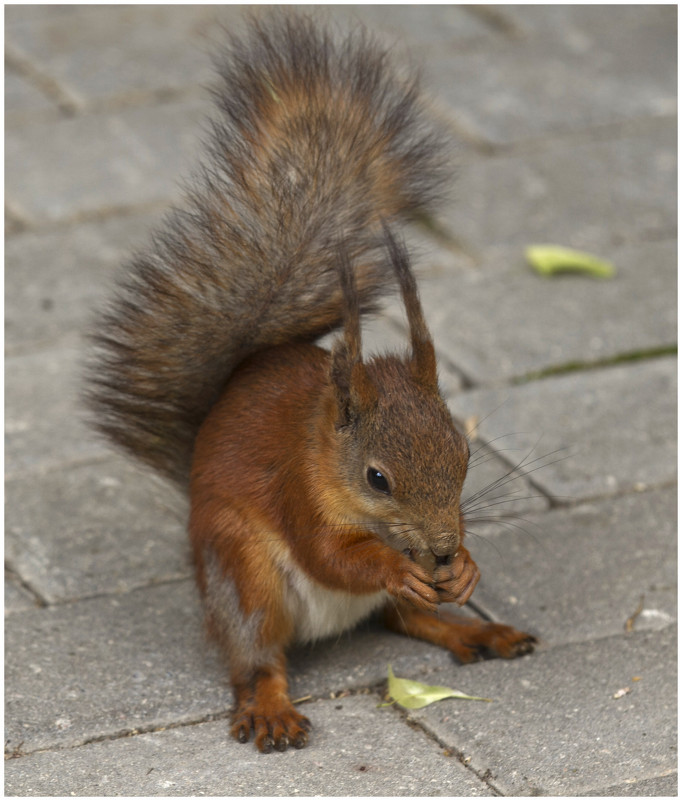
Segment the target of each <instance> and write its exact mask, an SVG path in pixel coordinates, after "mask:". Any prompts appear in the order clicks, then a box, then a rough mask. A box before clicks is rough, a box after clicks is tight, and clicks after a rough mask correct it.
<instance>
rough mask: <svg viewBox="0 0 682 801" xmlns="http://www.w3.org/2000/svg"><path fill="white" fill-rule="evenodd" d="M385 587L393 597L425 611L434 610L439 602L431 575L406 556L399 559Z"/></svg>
mask: <svg viewBox="0 0 682 801" xmlns="http://www.w3.org/2000/svg"><path fill="white" fill-rule="evenodd" d="M386 589H387V590H388V592H389V593H390V594H391V595H393V596H394V597H396V598H399V599H400V600H401V601H407V603H409V604H412V606H416V607H417V608H418V609H423V610H424V611H426V612H435V611H436V608H437V606H438V604H439V603H440V597H439V594H438V592H437V591H436V590H435V589H434V587H433V576H431V575H430V574H429V573H428V572H427V571H426V570H424V568H423V567H421V566H420V565H418V564H417V563H416V562H413V561H411V560H410V559H409V558H408V557H403V558H402V559H401V560H400V563H399V568H398V570H397V571H396V573H395V574H393V575H391V576H390V577H389V580H388V581H387V582H386Z"/></svg>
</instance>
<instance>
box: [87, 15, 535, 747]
mask: <svg viewBox="0 0 682 801" xmlns="http://www.w3.org/2000/svg"><path fill="white" fill-rule="evenodd" d="M218 73H219V78H220V84H219V86H218V87H217V88H216V89H215V90H214V95H215V99H216V101H217V105H218V108H219V111H220V117H219V118H218V120H217V121H214V122H213V123H212V128H211V132H210V141H209V143H208V156H207V158H206V160H205V162H204V166H203V167H201V168H200V170H199V172H198V173H197V174H195V176H194V180H193V183H192V184H190V185H189V188H188V189H187V192H186V196H185V203H184V205H183V206H179V207H177V208H176V209H174V210H173V211H171V212H170V213H169V215H168V216H167V218H166V220H165V222H164V224H163V226H162V227H161V228H160V229H159V230H158V231H156V233H155V234H154V236H153V238H152V242H151V245H150V246H149V248H148V249H147V250H146V251H143V252H140V253H138V254H137V255H135V256H134V257H133V258H132V260H131V261H130V263H129V264H128V266H127V269H126V271H125V273H124V275H123V277H122V279H121V281H120V282H119V286H118V291H117V293H116V294H115V296H114V297H113V299H112V300H111V301H110V303H109V305H108V306H107V307H106V308H105V309H103V310H101V311H100V312H99V314H98V317H97V319H96V328H95V331H94V333H93V335H92V336H93V339H94V352H93V355H92V358H91V360H90V364H89V367H88V370H87V374H86V376H87V385H88V386H87V390H86V394H87V401H88V404H89V407H90V409H91V411H92V412H93V413H94V414H93V417H94V425H95V426H96V427H97V429H98V430H99V431H100V432H103V433H104V434H105V435H106V436H107V437H108V438H110V439H111V440H112V441H113V442H114V443H115V444H116V445H118V446H120V447H121V448H123V449H124V450H125V451H127V452H128V453H129V454H132V455H133V456H134V457H136V458H137V459H140V460H142V461H143V462H145V463H146V464H147V465H149V466H151V467H152V468H154V469H155V470H156V471H157V472H158V473H160V474H161V475H163V476H164V477H166V478H168V479H170V480H171V481H172V482H174V483H175V484H176V485H178V486H179V487H180V488H181V489H182V490H183V491H184V492H187V493H188V494H189V506H190V511H189V536H190V541H191V545H192V550H193V556H194V562H195V566H196V578H197V584H198V587H199V590H200V593H201V596H202V598H203V602H204V608H205V615H206V623H207V630H208V632H209V634H210V635H212V636H213V637H214V638H215V639H216V640H217V641H218V643H219V644H220V645H221V646H222V648H223V649H224V652H225V654H226V658H227V664H228V667H229V674H230V680H231V685H232V689H233V692H234V708H233V712H232V722H231V733H232V735H233V736H234V737H235V738H236V739H237V740H239V741H240V742H247V741H249V740H250V739H251V737H252V736H253V738H254V742H255V745H256V746H257V747H258V749H259V750H260V751H262V752H268V751H271V750H272V749H273V748H274V749H276V750H284V749H286V748H287V747H288V746H289V745H292V746H294V747H296V748H300V747H303V746H304V745H305V744H306V743H307V742H308V738H309V731H310V729H311V724H310V721H309V720H308V719H307V718H306V717H305V716H304V715H302V714H301V713H300V712H299V711H298V710H297V709H296V708H295V707H294V705H293V704H292V702H291V700H290V698H289V695H288V689H287V666H286V652H287V650H288V649H289V648H290V646H292V644H294V643H296V642H306V641H312V640H316V639H318V638H324V637H326V636H329V635H334V634H338V633H339V632H341V631H344V630H346V629H348V628H350V627H352V626H354V625H355V624H356V623H358V622H359V621H360V620H362V619H364V618H366V617H368V616H369V615H370V614H371V613H372V612H374V611H375V610H378V609H380V608H383V614H384V619H385V622H386V625H387V626H388V627H389V629H391V630H393V631H395V632H399V633H402V634H406V635H408V636H412V637H417V638H422V639H424V640H427V641H430V642H433V643H436V644H438V645H440V646H443V647H445V648H447V649H449V650H450V651H451V652H452V653H453V654H454V655H455V657H456V658H457V659H458V660H459V661H460V662H469V661H472V660H474V659H478V658H481V657H482V656H500V657H506V658H511V657H514V656H518V655H521V654H525V653H529V652H530V651H532V650H533V647H534V644H535V643H536V639H535V637H533V636H532V635H530V634H527V633H524V632H520V631H517V630H515V629H514V628H512V627H510V626H506V625H503V624H498V623H492V622H486V621H483V620H480V619H477V618H472V617H462V616H460V617H457V616H455V615H452V614H450V613H447V612H444V611H440V610H439V605H440V604H442V603H447V602H454V603H456V604H459V605H462V604H463V603H465V602H466V601H467V599H468V598H469V597H470V596H471V594H472V592H473V590H474V587H475V586H476V583H477V581H478V578H479V570H478V568H477V566H476V564H475V562H474V560H473V559H472V557H471V556H470V554H469V552H468V551H467V549H466V548H465V547H464V546H463V540H464V536H465V521H464V519H463V515H462V512H461V505H460V496H461V491H462V485H463V483H464V478H465V475H466V472H467V463H468V460H469V447H468V443H467V440H466V438H465V436H464V435H463V434H462V433H461V432H460V431H459V430H458V429H457V428H456V427H455V425H454V424H453V421H452V418H451V416H450V414H449V412H448V409H447V406H446V404H445V402H444V400H443V398H442V397H441V394H440V391H439V387H438V378H437V364H436V356H435V351H434V345H433V342H432V339H431V336H430V333H429V330H428V327H427V324H426V321H425V319H424V314H423V310H422V307H421V305H420V301H419V297H418V293H417V285H416V281H415V278H414V275H413V273H412V270H411V266H410V260H409V256H408V252H407V249H406V247H405V245H404V243H403V242H402V240H401V238H400V236H399V235H398V234H397V233H396V228H397V226H398V225H399V224H400V221H401V220H405V219H408V218H409V217H410V216H413V215H415V214H418V213H424V212H425V210H428V209H430V208H431V206H432V205H433V203H434V201H436V200H437V199H438V197H439V196H440V194H441V192H442V188H443V185H444V181H446V180H447V173H446V164H447V156H446V152H445V151H446V143H445V139H444V137H443V136H442V134H440V133H438V131H437V126H436V125H435V124H434V123H433V122H432V121H430V120H429V117H428V113H427V110H426V107H425V103H424V100H423V98H422V96H421V94H420V91H419V89H418V81H417V78H415V77H410V78H409V79H407V78H403V77H400V75H399V73H398V71H397V69H396V68H395V67H394V66H392V64H391V61H390V59H389V54H388V52H387V51H386V50H384V49H382V47H381V46H379V45H378V44H377V43H376V42H375V41H374V40H373V39H372V38H371V37H370V36H369V35H368V34H367V33H366V31H365V30H364V29H362V28H359V29H357V30H355V31H353V32H352V33H350V34H349V35H348V36H347V37H346V38H344V40H343V41H338V40H337V39H335V37H334V36H333V35H332V33H331V32H330V31H329V30H328V29H326V28H325V27H324V26H321V25H319V24H318V23H316V22H314V21H313V20H311V19H310V18H309V17H306V16H304V15H301V14H294V13H284V12H278V13H272V14H271V15H270V17H269V18H268V19H266V20H263V19H259V18H256V17H253V18H252V19H251V20H250V21H249V24H248V29H247V33H246V35H243V36H240V37H239V38H237V37H232V38H231V39H229V41H228V44H227V45H226V47H225V49H224V51H222V53H221V55H220V57H219V61H218ZM396 283H397V285H398V286H399V288H400V291H401V295H402V299H403V303H404V306H405V310H406V314H407V320H408V326H409V338H410V345H409V350H408V352H407V353H406V354H404V355H395V354H389V355H380V356H375V357H372V358H371V359H366V360H365V359H363V355H362V347H361V330H360V323H361V318H362V316H363V315H364V314H366V313H367V312H368V311H370V310H372V309H374V308H375V305H376V303H377V301H378V299H379V298H380V297H381V296H382V294H383V293H385V292H387V291H389V290H391V289H392V287H393V286H395V284H396ZM332 331H337V332H339V333H337V339H336V340H335V341H334V343H333V345H332V347H331V350H326V349H324V348H322V347H320V346H319V345H318V344H316V343H317V340H319V339H320V338H321V337H322V336H323V335H325V334H327V333H329V332H332Z"/></svg>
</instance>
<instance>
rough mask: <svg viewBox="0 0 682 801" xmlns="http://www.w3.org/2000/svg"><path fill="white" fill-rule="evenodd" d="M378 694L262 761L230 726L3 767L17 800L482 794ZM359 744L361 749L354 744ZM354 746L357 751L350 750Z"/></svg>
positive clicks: (45, 755) (480, 786)
mask: <svg viewBox="0 0 682 801" xmlns="http://www.w3.org/2000/svg"><path fill="white" fill-rule="evenodd" d="M377 700H378V699H377V697H376V696H356V697H350V698H344V699H342V700H338V701H319V702H317V703H315V704H312V705H310V706H312V707H313V708H314V710H315V713H316V714H315V717H316V719H317V721H318V726H317V727H316V729H315V731H314V734H313V736H312V739H311V743H310V744H309V745H308V747H306V748H305V749H303V750H301V751H296V750H294V749H288V750H287V751H286V752H284V753H281V754H280V753H276V752H275V753H273V754H268V755H264V754H259V753H258V752H257V751H256V750H255V748H254V746H253V745H251V744H247V745H242V744H240V743H237V742H236V741H235V740H233V739H232V738H231V737H230V736H229V735H228V732H227V725H226V722H225V721H217V722H212V723H204V724H200V725H196V726H185V727H182V728H175V729H170V730H167V731H161V732H155V733H153V734H143V735H138V736H135V737H126V738H122V739H117V740H112V741H106V742H101V743H93V744H91V745H87V746H84V747H83V748H78V749H75V750H64V751H56V752H55V751H43V752H42V753H37V754H33V755H31V756H27V757H23V758H20V759H13V760H9V761H8V762H6V763H5V791H6V792H8V793H9V794H12V795H57V794H62V793H64V792H66V793H67V794H68V793H71V794H74V795H90V796H92V795H146V796H157V795H164V796H177V795H180V796H196V795H225V794H226V793H229V795H232V796H254V795H255V796H261V797H263V796H266V797H267V796H276V795H284V796H297V795H303V796H312V795H325V796H330V795H331V796H336V795H355V796H364V795H374V796H389V797H396V796H451V797H452V796H479V795H488V794H489V788H488V786H487V785H486V784H485V783H484V782H482V781H481V780H480V779H478V777H476V776H475V775H474V774H472V773H471V771H468V770H467V769H466V768H465V767H464V766H463V765H462V764H461V763H460V762H459V761H458V760H457V759H455V758H453V757H450V756H446V755H444V753H443V749H442V748H440V747H439V746H438V745H437V744H436V743H435V742H434V741H433V740H431V739H430V738H428V737H426V736H425V735H424V733H423V732H420V731H418V730H414V729H411V728H410V727H409V726H407V725H405V723H404V721H403V720H401V718H400V716H399V715H398V714H396V713H395V711H394V710H387V709H377V708H376V706H377ZM358 741H360V742H358ZM349 744H353V746H354V747H349Z"/></svg>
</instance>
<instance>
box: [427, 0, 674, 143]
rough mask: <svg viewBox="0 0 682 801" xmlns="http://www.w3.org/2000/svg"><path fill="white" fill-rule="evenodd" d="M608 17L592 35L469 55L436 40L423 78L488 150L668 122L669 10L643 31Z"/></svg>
mask: <svg viewBox="0 0 682 801" xmlns="http://www.w3.org/2000/svg"><path fill="white" fill-rule="evenodd" d="M609 12H610V14H609V15H606V16H607V17H608V18H609V19H610V24H604V25H601V26H600V27H599V28H597V29H596V30H593V31H590V32H587V31H586V30H585V31H582V32H581V34H577V33H576V32H574V33H573V35H569V36H564V35H562V34H561V33H559V32H558V31H556V30H555V31H553V32H552V33H551V34H549V35H547V33H546V32H543V34H542V35H536V36H534V37H511V38H510V39H509V40H508V41H506V42H504V43H500V41H499V40H491V41H490V42H489V43H488V45H487V46H485V45H480V46H479V47H477V48H476V52H475V53H470V52H467V51H466V50H465V51H463V52H461V53H458V54H453V53H452V50H451V49H450V48H443V49H442V50H440V51H439V49H438V47H437V45H436V44H435V43H434V45H435V46H431V47H430V48H429V57H428V59H426V60H425V71H426V81H427V83H428V85H429V87H430V88H431V89H432V90H433V91H434V92H435V94H437V96H438V98H439V100H441V101H444V102H446V103H447V104H449V105H450V106H451V108H452V110H453V112H454V114H455V117H456V118H457V119H458V120H459V121H460V122H464V124H465V125H466V126H467V128H469V129H470V130H471V131H472V132H475V133H476V135H478V136H479V137H481V138H482V139H484V140H486V141H487V142H490V143H493V144H494V145H510V144H513V143H515V142H519V141H522V140H524V139H532V138H538V137H539V136H545V135H550V136H551V135H555V134H558V133H560V134H561V135H562V136H564V135H565V134H567V133H570V132H571V131H580V130H585V129H588V128H594V127H597V126H600V125H608V124H613V123H619V122H623V121H626V120H630V119H635V120H636V119H638V118H640V117H643V116H647V115H651V116H655V115H660V114H668V115H674V114H675V113H676V108H677V102H676V97H677V89H676V74H677V73H676V67H675V53H676V47H677V38H676V25H675V22H674V11H673V10H672V8H671V9H670V12H671V13H669V14H667V15H663V14H658V15H656V14H653V15H651V17H652V19H651V20H650V24H646V25H644V24H642V25H639V26H632V25H620V24H619V15H620V9H619V7H616V6H612V7H611V8H610V9H609ZM603 13H604V12H602V15H603ZM642 16H643V15H640V17H642ZM671 23H672V24H671ZM538 65H542V68H541V69H539V68H538ZM453 75H454V76H456V80H452V76H453Z"/></svg>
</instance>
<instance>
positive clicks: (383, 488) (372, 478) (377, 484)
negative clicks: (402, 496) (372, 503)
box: [367, 467, 391, 495]
mask: <svg viewBox="0 0 682 801" xmlns="http://www.w3.org/2000/svg"><path fill="white" fill-rule="evenodd" d="M367 483H368V484H369V486H370V487H371V488H372V489H375V490H376V491H377V492H383V493H384V495H390V494H391V488H390V487H389V486H388V480H387V478H386V476H385V475H384V474H383V473H381V472H380V471H379V470H377V469H376V468H374V467H369V468H367Z"/></svg>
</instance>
